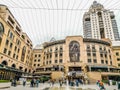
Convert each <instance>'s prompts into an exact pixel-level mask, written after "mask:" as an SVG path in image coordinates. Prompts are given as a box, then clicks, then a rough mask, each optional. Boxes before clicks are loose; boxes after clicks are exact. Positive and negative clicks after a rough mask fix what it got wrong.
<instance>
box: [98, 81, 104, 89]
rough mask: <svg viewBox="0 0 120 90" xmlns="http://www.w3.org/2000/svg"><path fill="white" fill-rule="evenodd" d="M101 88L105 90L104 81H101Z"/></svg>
mask: <svg viewBox="0 0 120 90" xmlns="http://www.w3.org/2000/svg"><path fill="white" fill-rule="evenodd" d="M99 87H100V90H105V87H104V84H103V82H102V81H100V83H99Z"/></svg>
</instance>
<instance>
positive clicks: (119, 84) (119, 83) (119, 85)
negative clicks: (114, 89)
mask: <svg viewBox="0 0 120 90" xmlns="http://www.w3.org/2000/svg"><path fill="white" fill-rule="evenodd" d="M118 90H120V82H118Z"/></svg>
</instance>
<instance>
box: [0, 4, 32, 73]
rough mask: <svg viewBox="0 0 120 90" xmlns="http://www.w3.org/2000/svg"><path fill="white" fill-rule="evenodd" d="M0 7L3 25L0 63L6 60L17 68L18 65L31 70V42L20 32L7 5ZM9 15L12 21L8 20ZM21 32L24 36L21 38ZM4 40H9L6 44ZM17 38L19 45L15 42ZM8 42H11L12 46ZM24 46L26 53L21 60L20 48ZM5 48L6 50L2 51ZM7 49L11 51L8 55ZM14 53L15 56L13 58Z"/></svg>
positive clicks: (0, 20)
mask: <svg viewBox="0 0 120 90" xmlns="http://www.w3.org/2000/svg"><path fill="white" fill-rule="evenodd" d="M0 8H1V9H0V22H1V23H2V24H3V26H4V33H3V36H2V41H1V44H0V63H2V62H3V61H6V62H7V63H8V66H10V67H11V65H12V64H15V65H16V68H18V69H19V67H23V69H22V70H23V71H24V70H25V69H27V72H29V71H30V72H32V59H31V55H32V42H31V40H30V39H29V37H28V36H27V34H25V33H23V32H22V29H21V27H20V25H19V23H18V22H17V21H16V20H15V18H14V16H13V15H12V14H11V12H10V11H9V10H7V9H6V8H7V7H5V6H0ZM2 12H4V14H3V13H2ZM9 17H11V19H12V20H13V22H14V23H11V22H10V20H9ZM10 33H12V34H13V38H12V39H11V38H10ZM22 34H24V38H22ZM6 40H8V41H9V43H8V45H6ZM17 40H19V42H20V44H19V45H18V44H17ZM10 44H12V48H11V47H10ZM24 46H25V47H26V53H25V58H24V60H23V61H21V56H22V49H23V47H24ZM15 47H16V50H15ZM5 48H6V49H7V52H6V53H3V52H4V49H5ZM9 51H10V52H11V54H10V55H8V52H9ZM14 54H15V57H14V58H13V55H14Z"/></svg>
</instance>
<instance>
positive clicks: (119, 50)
mask: <svg viewBox="0 0 120 90" xmlns="http://www.w3.org/2000/svg"><path fill="white" fill-rule="evenodd" d="M117 54H118V55H117ZM113 58H114V61H115V65H116V66H117V67H120V46H113Z"/></svg>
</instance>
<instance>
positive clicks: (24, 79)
mask: <svg viewBox="0 0 120 90" xmlns="http://www.w3.org/2000/svg"><path fill="white" fill-rule="evenodd" d="M25 85H26V78H23V86H25Z"/></svg>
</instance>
